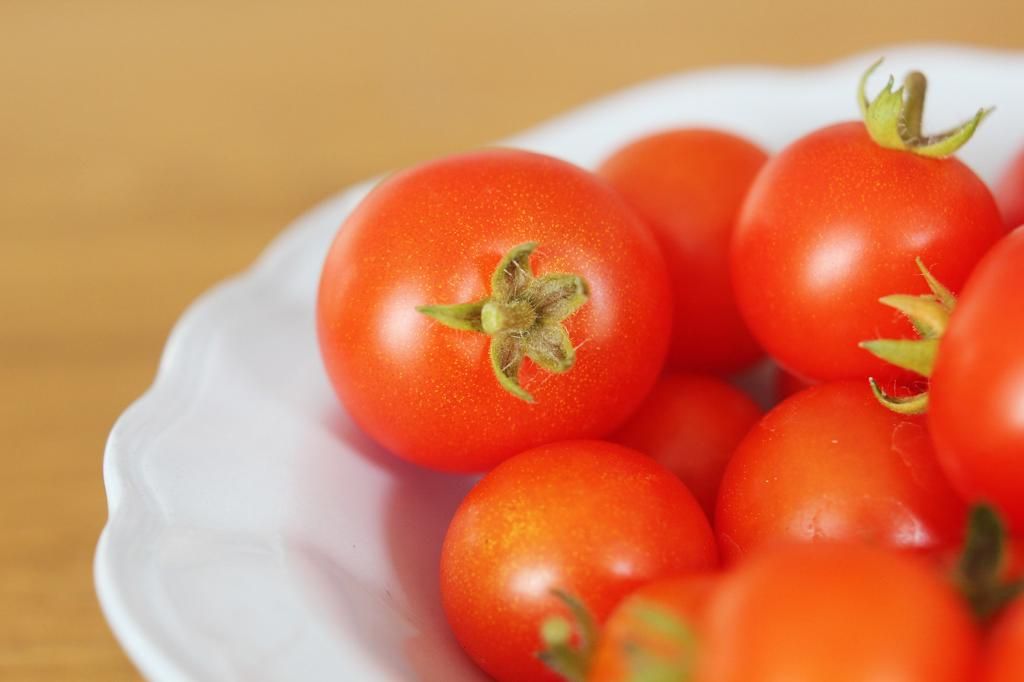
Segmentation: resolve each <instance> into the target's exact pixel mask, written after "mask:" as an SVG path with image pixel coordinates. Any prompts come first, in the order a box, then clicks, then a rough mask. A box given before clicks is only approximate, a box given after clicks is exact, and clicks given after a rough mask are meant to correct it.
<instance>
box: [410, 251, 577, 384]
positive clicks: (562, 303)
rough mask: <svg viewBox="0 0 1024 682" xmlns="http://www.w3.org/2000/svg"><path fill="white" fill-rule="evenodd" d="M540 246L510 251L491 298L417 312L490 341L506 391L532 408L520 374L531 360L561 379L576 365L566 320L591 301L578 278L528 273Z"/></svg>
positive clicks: (426, 307)
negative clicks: (533, 256)
mask: <svg viewBox="0 0 1024 682" xmlns="http://www.w3.org/2000/svg"><path fill="white" fill-rule="evenodd" d="M536 248H537V243H536V242H527V243H525V244H520V245H518V246H516V247H514V248H512V249H511V250H510V251H509V252H508V253H507V254H505V257H504V258H502V259H501V262H500V263H499V264H498V267H497V268H496V269H495V271H494V274H493V275H492V276H491V295H490V296H489V297H488V298H485V299H483V300H480V301H475V302H472V303H455V304H451V305H422V306H418V307H417V308H416V310H418V311H419V312H421V313H423V314H424V315H427V316H428V317H431V318H433V319H435V320H437V321H438V322H440V323H441V324H444V325H445V326H448V327H451V328H452V329H459V330H463V331H473V332H481V333H484V334H487V335H488V336H490V337H491V349H490V358H491V368H492V369H493V370H494V375H495V377H496V378H497V379H498V383H500V384H501V386H502V388H504V389H505V390H506V391H508V392H509V393H511V394H512V395H514V396H516V397H517V398H519V399H521V400H524V401H526V402H528V403H532V402H535V401H534V398H533V396H532V395H531V394H530V393H529V392H528V391H527V390H526V389H524V388H523V387H522V386H521V385H520V384H519V369H520V367H521V366H522V364H523V359H524V358H530V359H531V360H532V361H533V362H534V363H536V364H537V365H538V366H539V367H540V368H541V369H544V370H546V371H548V372H552V373H554V374H562V373H564V372H567V371H569V370H570V369H572V366H573V364H575V362H576V347H575V346H573V344H572V341H571V340H570V339H569V332H568V331H567V330H566V329H565V327H564V326H563V325H562V321H563V320H565V319H566V318H567V317H569V316H570V315H572V314H573V313H575V312H576V311H577V310H579V309H580V307H581V306H582V305H583V304H584V303H586V302H587V299H588V297H589V292H588V288H587V283H586V281H585V280H584V279H583V278H582V277H580V276H579V275H573V274H561V273H549V274H546V275H542V276H540V277H538V276H536V275H534V274H533V270H532V269H531V268H530V255H531V254H532V253H533V252H534V250H535V249H536Z"/></svg>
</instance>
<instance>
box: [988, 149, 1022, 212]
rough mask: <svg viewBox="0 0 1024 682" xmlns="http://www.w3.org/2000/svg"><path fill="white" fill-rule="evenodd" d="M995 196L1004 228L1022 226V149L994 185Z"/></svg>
mask: <svg viewBox="0 0 1024 682" xmlns="http://www.w3.org/2000/svg"><path fill="white" fill-rule="evenodd" d="M995 194H996V201H997V202H998V203H999V208H1000V209H1001V210H1002V212H1003V220H1005V221H1006V227H1008V228H1010V229H1013V228H1015V227H1020V226H1021V225H1024V149H1022V150H1021V151H1020V153H1018V154H1017V156H1016V157H1015V158H1014V159H1013V161H1012V162H1010V165H1009V167H1008V168H1007V169H1006V171H1005V172H1004V173H1003V176H1002V178H1000V180H999V182H998V183H997V184H996V188H995Z"/></svg>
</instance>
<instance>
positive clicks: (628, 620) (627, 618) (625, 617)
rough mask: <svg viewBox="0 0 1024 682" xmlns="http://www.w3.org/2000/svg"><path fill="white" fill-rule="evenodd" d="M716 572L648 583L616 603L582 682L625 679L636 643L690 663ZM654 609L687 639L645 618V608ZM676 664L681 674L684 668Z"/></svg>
mask: <svg viewBox="0 0 1024 682" xmlns="http://www.w3.org/2000/svg"><path fill="white" fill-rule="evenodd" d="M720 579H721V578H720V576H719V575H718V574H714V573H694V574H691V575H686V576H681V577H676V578H668V579H666V580H658V581H655V582H651V583H648V584H646V585H644V586H642V587H640V588H639V589H637V590H635V591H634V592H632V593H631V594H630V595H629V596H628V597H626V598H625V599H623V600H622V601H621V602H619V605H618V606H617V607H615V610H614V611H613V612H612V613H611V615H610V616H608V620H607V621H606V622H605V624H604V627H603V628H602V629H601V637H600V639H599V640H598V644H597V647H596V649H595V651H594V657H593V659H591V663H590V669H589V671H588V672H587V682H627V681H628V680H630V679H632V678H631V677H630V672H631V665H630V664H631V661H630V660H629V652H630V649H631V648H634V647H637V648H640V649H642V650H643V651H644V652H646V653H649V654H654V655H657V656H660V657H666V658H668V657H671V658H675V659H681V660H682V661H686V662H687V663H691V664H692V661H693V660H694V658H695V655H696V654H697V653H698V647H699V646H700V641H701V637H702V635H703V621H704V612H705V611H706V610H707V605H708V603H709V602H710V600H711V598H712V595H713V594H714V590H715V588H716V587H717V585H718V583H719V581H720ZM651 608H655V609H657V610H658V611H660V612H662V613H664V614H666V615H668V616H670V617H672V618H673V619H674V620H675V621H676V622H677V623H678V624H679V625H681V626H682V627H683V628H685V629H686V630H687V631H688V632H689V633H690V635H691V636H692V640H690V641H687V642H678V641H673V640H672V639H671V637H666V636H665V633H664V632H661V631H659V630H658V629H657V628H652V627H651V626H650V624H649V622H645V619H644V611H645V610H647V609H651ZM685 665H686V664H685V663H684V664H683V665H681V666H680V667H681V668H684V670H680V671H679V672H680V673H681V674H680V678H681V679H685V678H683V677H682V673H683V672H685Z"/></svg>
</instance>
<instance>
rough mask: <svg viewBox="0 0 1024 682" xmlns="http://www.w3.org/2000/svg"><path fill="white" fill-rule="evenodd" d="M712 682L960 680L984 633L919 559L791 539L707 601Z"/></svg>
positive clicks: (702, 662) (703, 664) (705, 677)
mask: <svg viewBox="0 0 1024 682" xmlns="http://www.w3.org/2000/svg"><path fill="white" fill-rule="evenodd" d="M705 628H706V632H707V634H706V640H705V642H706V644H705V646H704V647H703V648H702V650H701V652H700V656H699V674H698V675H697V676H696V677H695V678H694V679H696V680H700V681H702V682H703V681H706V682H734V681H735V682H750V681H751V680H758V681H759V682H771V681H776V680H778V681H782V680H785V681H786V682H822V681H823V680H828V682H846V681H849V682H864V681H866V680H893V681H896V680H898V681H899V682H947V681H948V682H963V681H964V680H968V679H973V678H972V673H973V671H974V667H975V665H976V660H977V652H978V636H977V633H976V631H975V628H974V625H973V623H972V621H971V617H970V615H969V613H968V612H967V609H966V607H965V606H964V604H963V603H962V601H961V600H960V598H959V596H958V595H957V594H956V593H955V592H954V591H953V590H952V588H951V587H950V586H949V585H948V584H946V583H945V582H944V581H943V580H942V579H941V578H940V577H939V576H938V575H937V574H936V573H934V572H933V571H931V570H929V569H928V568H926V567H925V566H924V564H922V563H920V562H919V561H917V560H914V559H912V558H910V557H907V556H902V555H899V554H896V553H891V552H887V551H884V550H881V549H879V548H873V547H868V546H862V545H856V544H840V543H835V544H833V543H822V544H814V545H800V544H795V545H789V546H785V547H779V548H777V549H776V550H774V551H770V552H766V553H764V554H760V555H758V556H757V557H754V558H752V559H751V560H750V561H749V562H746V563H744V564H742V565H741V566H739V567H738V568H737V569H736V570H735V571H734V572H733V573H731V574H729V575H726V576H725V578H723V580H722V582H721V583H720V584H719V586H718V588H717V589H716V591H715V593H714V596H713V597H712V599H711V601H710V603H709V604H708V606H707V608H706V614H705Z"/></svg>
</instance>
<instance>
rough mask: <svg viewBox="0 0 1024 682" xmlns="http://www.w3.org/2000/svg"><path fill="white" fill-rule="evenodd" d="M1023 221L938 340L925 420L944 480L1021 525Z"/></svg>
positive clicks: (983, 268) (972, 283)
mask: <svg viewBox="0 0 1024 682" xmlns="http://www.w3.org/2000/svg"><path fill="white" fill-rule="evenodd" d="M1022 339H1024V229H1020V228H1018V229H1017V230H1015V231H1013V232H1012V233H1010V234H1009V235H1008V236H1007V237H1006V238H1004V239H1003V240H1002V241H1001V242H1000V243H999V244H997V245H996V246H995V247H993V248H992V250H991V251H989V253H988V254H986V256H985V257H984V258H983V259H982V261H981V262H980V263H978V265H977V267H976V268H975V270H974V272H973V273H972V274H971V277H970V279H968V280H967V284H966V285H965V286H964V288H963V291H962V292H961V295H960V298H959V300H958V301H957V305H956V310H954V312H953V314H952V316H951V317H950V320H949V327H948V329H947V330H946V333H945V335H944V336H943V338H942V342H941V343H940V344H939V352H938V356H937V358H936V360H935V369H934V371H933V372H932V377H931V398H930V403H929V407H928V423H929V427H930V429H931V434H932V439H933V440H934V442H935V449H936V452H937V453H938V457H939V463H940V464H941V465H942V467H943V469H944V470H945V471H946V474H947V475H948V476H949V479H950V481H951V482H952V483H953V485H954V486H955V487H956V488H957V490H959V491H960V493H961V494H962V495H964V496H965V497H967V498H968V499H970V500H987V501H989V502H990V503H992V504H994V505H995V506H996V507H997V508H998V509H999V510H1000V511H1001V512H1002V513H1003V515H1004V517H1005V518H1006V521H1007V522H1008V523H1009V524H1010V526H1011V528H1012V529H1013V530H1015V531H1016V532H1024V342H1022Z"/></svg>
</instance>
